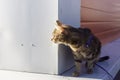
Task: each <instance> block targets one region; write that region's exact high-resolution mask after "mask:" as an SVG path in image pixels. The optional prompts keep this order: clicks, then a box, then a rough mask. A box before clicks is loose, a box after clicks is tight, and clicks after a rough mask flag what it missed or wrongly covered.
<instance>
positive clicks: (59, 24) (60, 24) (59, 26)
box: [56, 20, 64, 32]
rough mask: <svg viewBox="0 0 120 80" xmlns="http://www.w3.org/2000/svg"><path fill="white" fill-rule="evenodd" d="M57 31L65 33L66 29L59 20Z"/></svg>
mask: <svg viewBox="0 0 120 80" xmlns="http://www.w3.org/2000/svg"><path fill="white" fill-rule="evenodd" d="M56 29H57V30H60V31H61V32H63V31H64V28H63V27H62V23H61V22H60V21H59V20H57V21H56Z"/></svg>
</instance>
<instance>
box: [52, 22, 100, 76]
mask: <svg viewBox="0 0 120 80" xmlns="http://www.w3.org/2000/svg"><path fill="white" fill-rule="evenodd" d="M56 23H57V25H56V26H57V27H56V29H55V30H54V32H53V38H52V41H53V42H55V43H58V44H64V45H67V46H69V47H70V48H71V50H72V51H73V57H74V60H75V66H76V70H75V72H74V73H73V76H79V74H80V65H81V62H82V61H86V68H87V73H92V72H93V68H94V64H95V63H96V62H98V60H99V56H100V50H101V42H100V40H99V39H98V38H97V37H96V36H94V35H93V33H92V32H91V30H90V29H87V28H79V29H77V28H73V27H72V26H68V25H64V24H62V23H61V22H59V21H57V22H56Z"/></svg>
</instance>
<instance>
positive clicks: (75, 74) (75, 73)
mask: <svg viewBox="0 0 120 80" xmlns="http://www.w3.org/2000/svg"><path fill="white" fill-rule="evenodd" d="M79 75H80V72H77V71H74V72H73V73H72V76H73V77H78V76H79Z"/></svg>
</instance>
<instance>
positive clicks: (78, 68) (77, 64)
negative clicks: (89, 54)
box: [72, 61, 81, 77]
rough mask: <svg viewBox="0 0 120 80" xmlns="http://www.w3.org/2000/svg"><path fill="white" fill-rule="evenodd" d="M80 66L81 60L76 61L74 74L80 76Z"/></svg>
mask: <svg viewBox="0 0 120 80" xmlns="http://www.w3.org/2000/svg"><path fill="white" fill-rule="evenodd" d="M80 66H81V62H78V61H75V71H74V72H73V73H72V76H74V77H78V76H79V75H80Z"/></svg>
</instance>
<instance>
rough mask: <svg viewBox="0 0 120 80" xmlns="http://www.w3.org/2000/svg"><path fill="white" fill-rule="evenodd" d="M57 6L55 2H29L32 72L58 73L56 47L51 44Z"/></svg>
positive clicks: (54, 0)
mask: <svg viewBox="0 0 120 80" xmlns="http://www.w3.org/2000/svg"><path fill="white" fill-rule="evenodd" d="M57 6H58V1H57V0H53V1H50V0H47V1H46V0H32V1H31V6H30V7H31V26H32V44H33V46H32V54H31V71H32V72H41V73H52V74H57V73H58V70H57V69H58V68H57V67H58V66H57V64H58V46H57V45H55V44H53V43H52V42H51V37H52V31H53V29H54V24H55V20H57V19H58V7H57Z"/></svg>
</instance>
